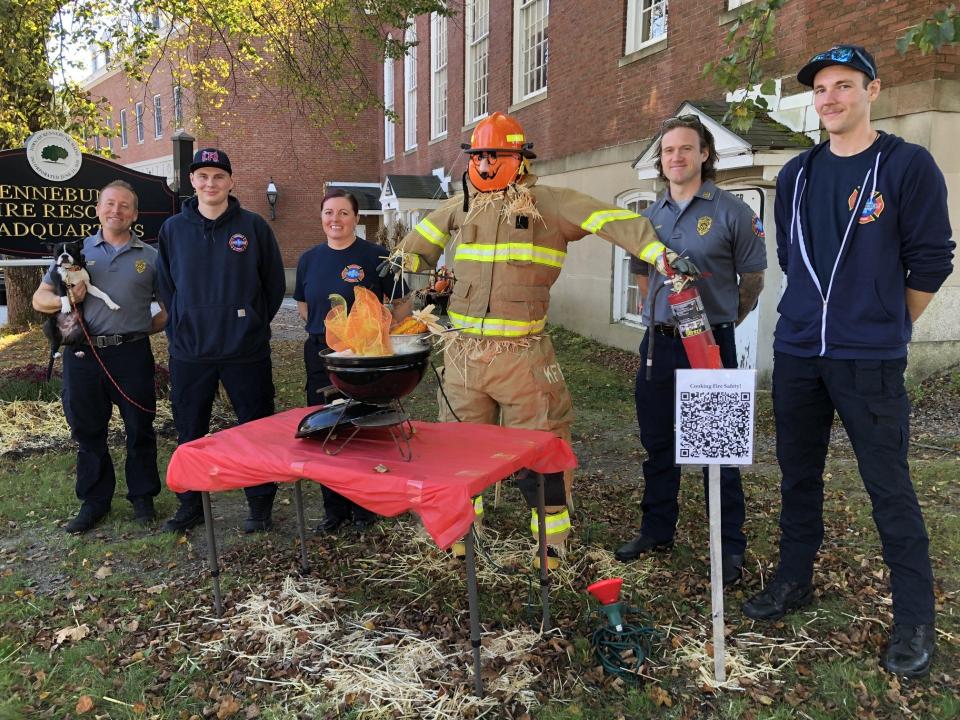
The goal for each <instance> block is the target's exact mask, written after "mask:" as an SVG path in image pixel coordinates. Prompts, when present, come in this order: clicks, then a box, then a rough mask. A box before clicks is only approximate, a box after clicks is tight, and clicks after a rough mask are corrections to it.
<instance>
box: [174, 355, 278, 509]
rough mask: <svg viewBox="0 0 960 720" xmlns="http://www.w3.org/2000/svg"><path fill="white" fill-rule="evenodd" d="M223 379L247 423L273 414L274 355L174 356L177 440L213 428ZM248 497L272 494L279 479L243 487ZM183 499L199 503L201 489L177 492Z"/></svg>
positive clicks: (192, 437) (239, 416)
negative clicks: (242, 358)
mask: <svg viewBox="0 0 960 720" xmlns="http://www.w3.org/2000/svg"><path fill="white" fill-rule="evenodd" d="M220 383H223V387H224V389H225V390H226V391H227V397H228V398H230V404H231V405H232V406H233V410H234V412H235V413H236V414H237V422H238V423H240V424H243V423H245V422H250V421H251V420H257V419H259V418H262V417H267V416H268V415H273V412H274V405H273V396H274V388H273V367H272V365H271V363H270V358H269V356H268V357H265V358H263V359H262V360H256V361H254V362H240V363H201V362H187V361H184V360H177V359H175V358H170V403H171V406H172V408H173V424H174V426H175V427H176V429H177V442H178V443H181V444H182V443H185V442H190V441H191V440H196V439H197V438H200V437H203V436H204V435H206V434H207V433H208V432H210V413H211V412H212V410H213V399H214V397H216V394H217V388H218V387H219V385H220ZM243 491H244V493H245V494H246V496H247V498H248V499H250V498H254V497H265V496H269V497H272V496H273V495H275V494H276V492H277V484H276V483H264V484H262V485H255V486H253V487H247V488H244V489H243ZM177 498H179V500H180V502H181V503H184V504H190V503H199V502H200V493H198V492H194V491H192V490H188V491H187V492H182V493H177Z"/></svg>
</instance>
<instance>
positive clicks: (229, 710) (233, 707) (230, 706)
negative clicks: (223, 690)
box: [217, 695, 240, 720]
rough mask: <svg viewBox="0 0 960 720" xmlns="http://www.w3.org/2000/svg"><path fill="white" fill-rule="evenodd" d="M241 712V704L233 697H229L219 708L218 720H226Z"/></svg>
mask: <svg viewBox="0 0 960 720" xmlns="http://www.w3.org/2000/svg"><path fill="white" fill-rule="evenodd" d="M239 711H240V703H238V702H237V701H236V700H234V699H233V696H232V695H227V697H225V698H223V700H221V701H220V705H218V706H217V720H224V718H228V717H230V716H231V715H236V714H237V713H238V712H239Z"/></svg>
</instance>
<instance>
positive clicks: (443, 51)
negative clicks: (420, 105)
mask: <svg viewBox="0 0 960 720" xmlns="http://www.w3.org/2000/svg"><path fill="white" fill-rule="evenodd" d="M446 134H447V19H446V18H445V17H443V16H442V15H438V14H437V13H431V15H430V135H431V137H435V138H438V137H443V136H444V135H446Z"/></svg>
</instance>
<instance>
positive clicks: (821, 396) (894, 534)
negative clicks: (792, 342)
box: [773, 352, 934, 625]
mask: <svg viewBox="0 0 960 720" xmlns="http://www.w3.org/2000/svg"><path fill="white" fill-rule="evenodd" d="M906 365H907V360H906V358H901V359H897V360H831V359H828V358H822V357H813V358H800V357H796V356H793V355H788V354H786V353H782V352H776V353H775V355H774V365H773V410H774V415H775V418H776V426H777V460H778V461H779V463H780V472H781V474H782V480H781V484H780V494H781V501H782V503H783V504H782V506H781V509H780V531H781V537H780V564H779V567H778V568H777V577H778V578H781V579H784V580H792V581H796V582H802V583H809V582H810V581H811V580H812V577H813V562H814V559H815V558H816V555H817V552H818V551H819V549H820V545H821V544H822V542H823V532H824V530H823V468H824V463H825V459H826V455H827V446H828V445H829V442H830V428H831V426H832V424H833V414H834V410H836V412H837V413H838V414H839V416H840V420H841V421H842V422H843V426H844V428H845V429H846V431H847V435H848V436H849V438H850V442H851V444H852V445H853V451H854V453H855V454H856V456H857V464H858V467H859V469H860V476H861V477H862V478H863V484H864V487H865V488H866V490H867V493H868V494H869V495H870V501H871V503H872V505H873V519H874V522H875V523H876V525H877V531H878V532H879V534H880V541H881V543H882V545H883V559H884V562H886V564H887V567H889V568H890V585H891V589H892V592H893V616H894V622H897V623H904V624H907V625H922V624H928V623H933V619H934V600H933V572H932V570H931V568H930V555H929V538H928V536H927V530H926V527H925V526H924V522H923V515H922V513H921V512H920V505H919V503H918V502H917V496H916V493H915V492H914V489H913V483H912V482H911V480H910V469H909V466H908V464H907V449H908V446H909V439H910V425H909V422H910V420H909V418H910V401H909V399H908V398H907V393H906V390H905V388H904V383H903V373H904V370H905V369H906Z"/></svg>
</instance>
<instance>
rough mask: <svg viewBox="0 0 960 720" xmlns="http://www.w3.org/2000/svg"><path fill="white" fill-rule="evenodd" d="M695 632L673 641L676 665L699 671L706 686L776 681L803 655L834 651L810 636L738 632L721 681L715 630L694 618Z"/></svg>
mask: <svg viewBox="0 0 960 720" xmlns="http://www.w3.org/2000/svg"><path fill="white" fill-rule="evenodd" d="M690 622H691V624H692V625H693V626H694V628H695V630H694V632H692V633H691V632H689V629H684V630H683V631H682V632H677V633H674V635H673V638H672V640H671V642H672V645H673V647H674V648H675V652H674V653H673V658H672V662H673V664H676V665H683V666H685V667H686V668H687V669H689V670H696V671H697V674H698V679H699V681H700V683H701V685H702V686H706V687H710V688H723V689H726V690H738V689H740V688H743V687H748V686H750V685H753V684H755V683H756V682H758V681H761V680H771V679H774V678H776V677H777V676H778V675H779V674H780V673H781V672H782V671H783V669H784V668H786V667H787V666H788V665H790V664H792V663H793V662H795V661H796V659H797V658H798V657H800V656H801V655H804V656H809V653H810V652H812V651H814V650H828V651H829V650H831V649H832V648H830V647H829V646H828V645H825V644H823V643H818V642H817V641H815V640H814V639H813V638H811V637H809V636H808V635H806V634H802V633H801V634H798V635H797V636H796V637H795V638H794V639H793V640H789V639H785V638H772V637H766V636H764V635H761V634H760V633H755V632H745V633H738V634H736V635H731V636H729V637H727V638H726V642H725V648H724V655H725V657H724V667H725V669H726V676H727V677H726V680H725V681H724V682H717V679H716V677H715V676H714V663H713V640H712V637H713V636H712V630H711V629H710V628H709V627H707V626H706V625H703V624H701V623H699V622H697V620H696V619H693V618H690Z"/></svg>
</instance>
